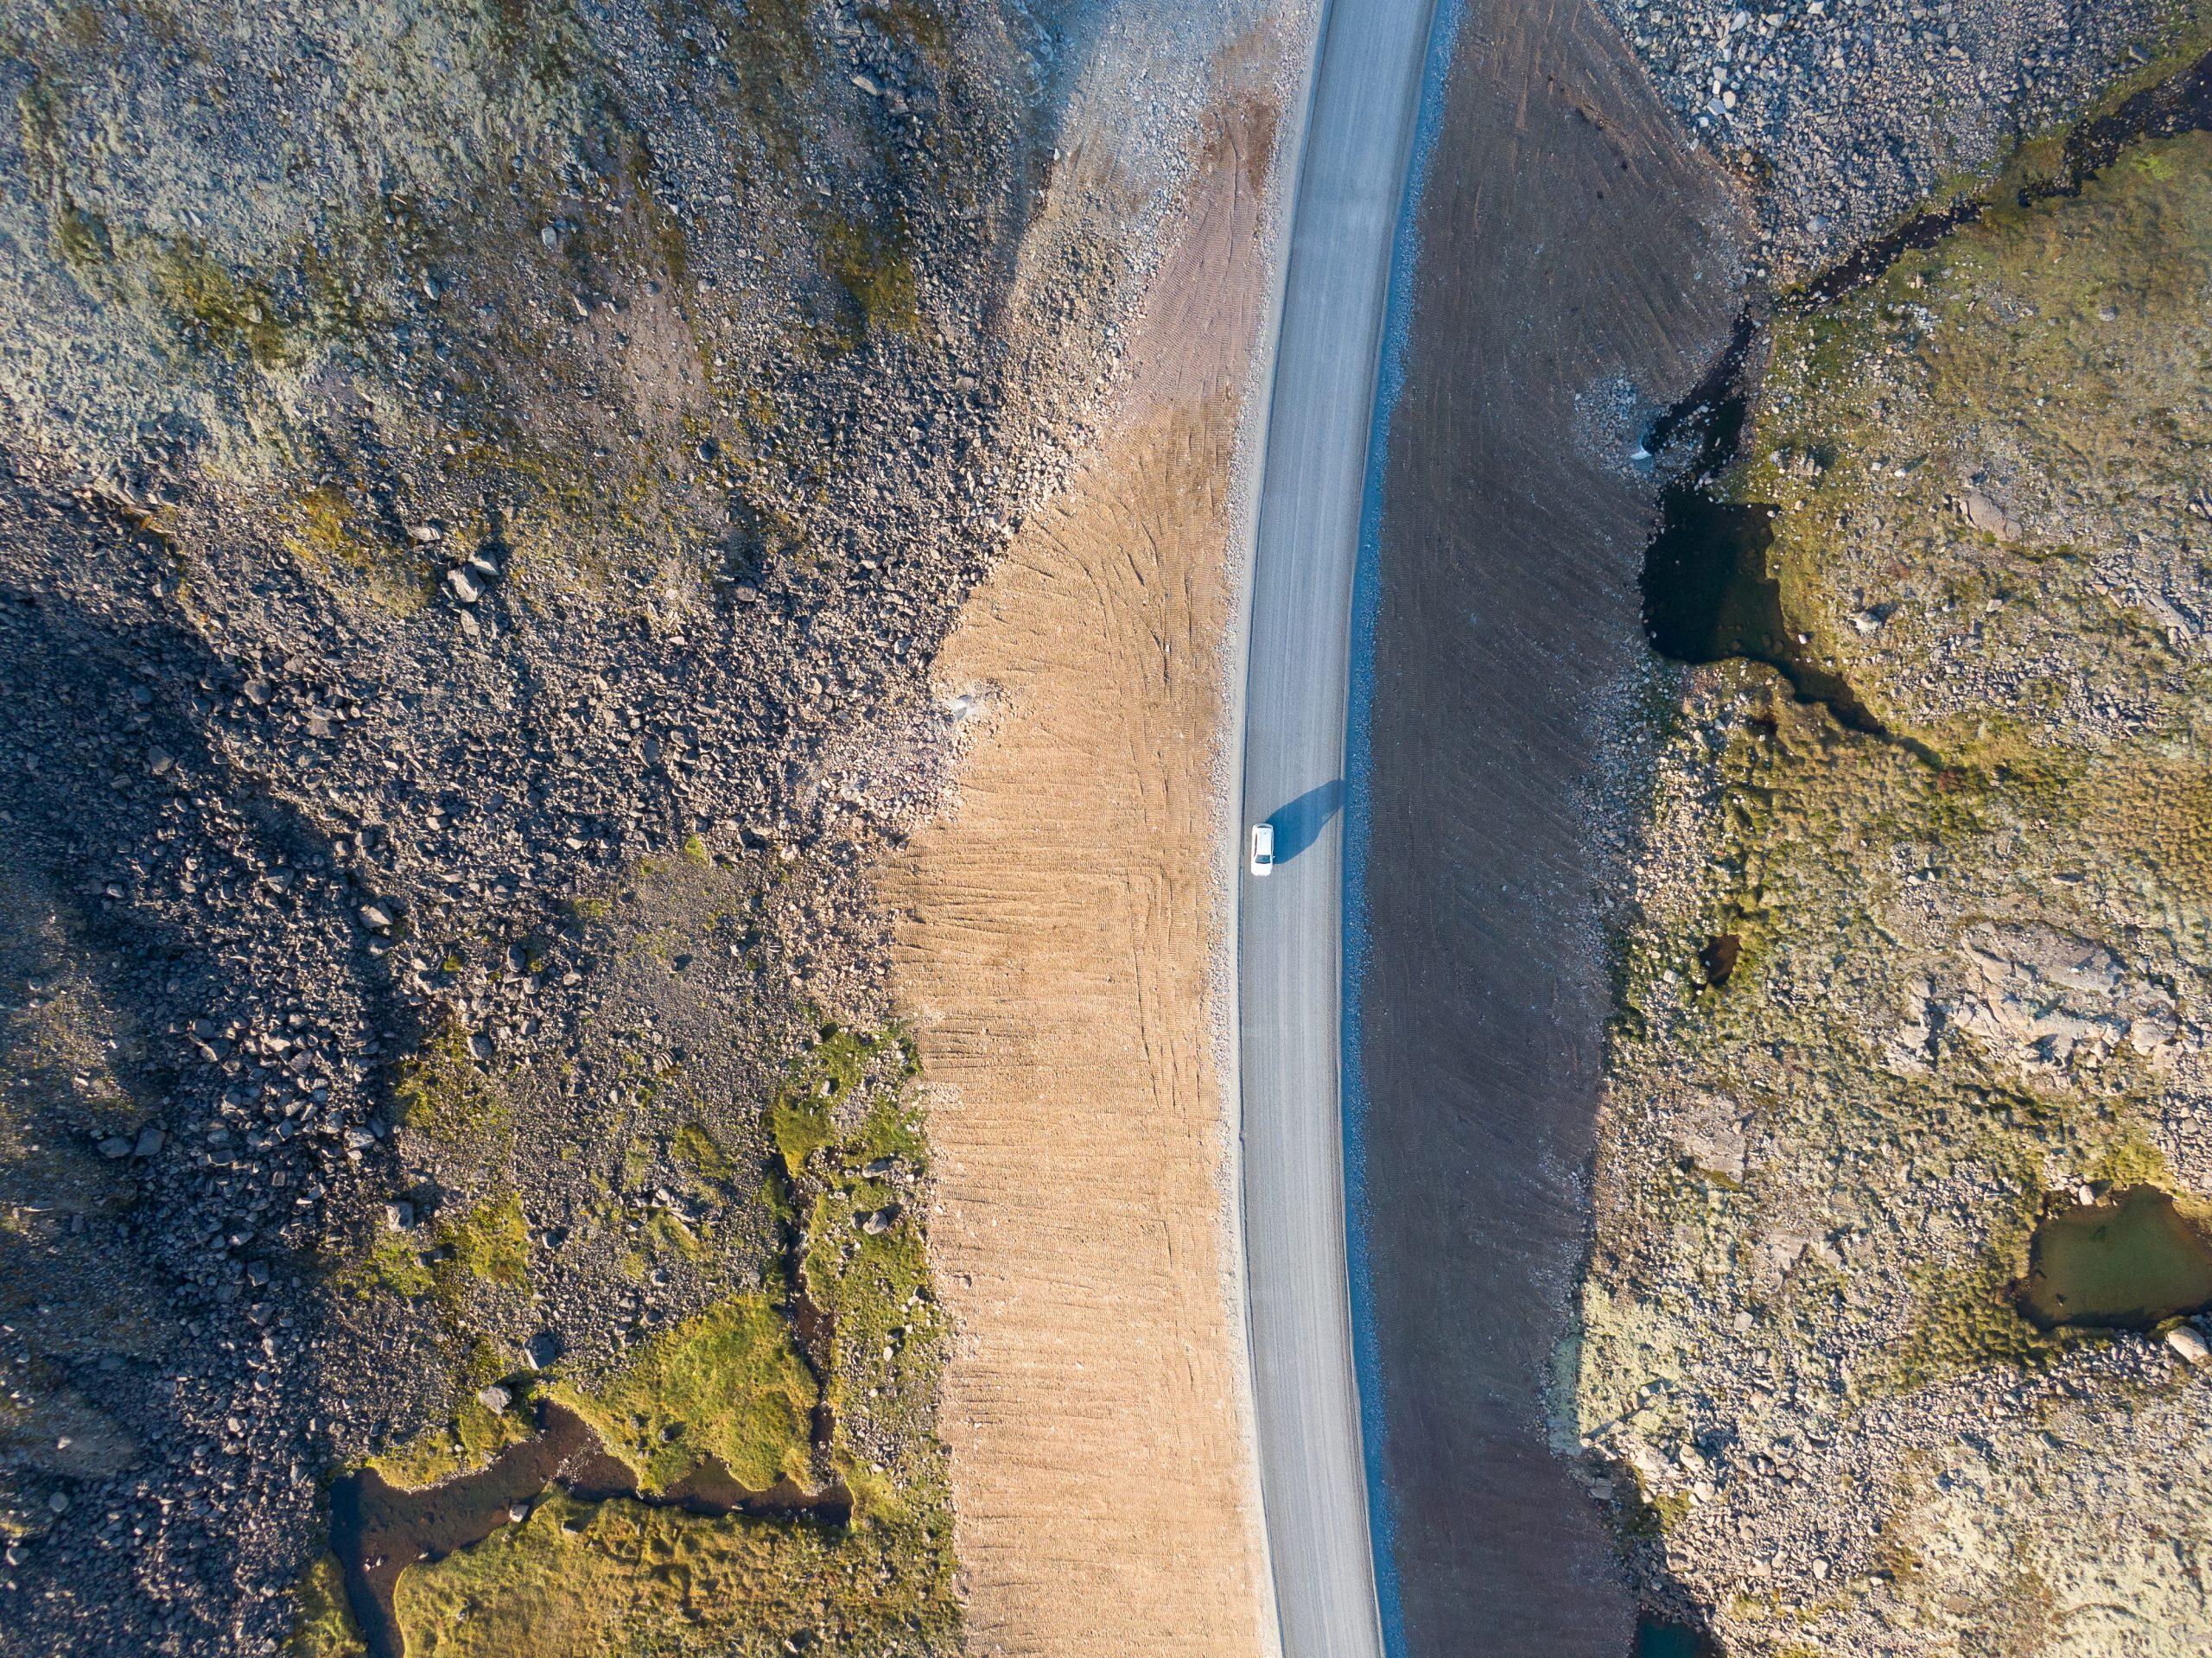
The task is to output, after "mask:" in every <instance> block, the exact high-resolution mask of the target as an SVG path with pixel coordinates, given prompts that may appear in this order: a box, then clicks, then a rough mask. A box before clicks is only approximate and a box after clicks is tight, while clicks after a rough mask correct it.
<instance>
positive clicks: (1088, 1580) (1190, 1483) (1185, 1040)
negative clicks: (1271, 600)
mask: <svg viewBox="0 0 2212 1658" xmlns="http://www.w3.org/2000/svg"><path fill="white" fill-rule="evenodd" d="M1275 115H1276V111H1275V109H1274V106H1273V105H1269V104H1268V103H1265V102H1261V101H1256V100H1248V101H1244V102H1241V103H1237V104H1235V105H1230V107H1227V108H1225V109H1224V111H1222V112H1221V113H1220V114H1219V115H1218V116H1217V118H1215V119H1214V120H1213V122H1212V123H1211V136H1210V141H1209V143H1208V145H1207V150H1206V154H1205V157H1204V160H1203V162H1202V163H1201V165H1200V166H1199V168H1198V171H1197V174H1196V175H1195V177H1194V179H1193V181H1192V186H1191V191H1190V200H1189V206H1188V211H1187V213H1185V216H1184V219H1185V232H1184V238H1183V240H1182V242H1181V244H1180V245H1179V248H1178V249H1177V250H1176V251H1175V252H1174V253H1173V255H1171V256H1170V257H1169V258H1168V259H1167V260H1166V262H1165V264H1164V266H1163V269H1162V271H1161V273H1160V276H1159V278H1158V280H1157V283H1156V286H1155V288H1154V300H1153V302H1152V305H1151V307H1150V313H1149V316H1148V319H1147V322H1146V324H1145V326H1144V328H1143V331H1142V333H1141V336H1140V337H1139V340H1138V341H1137V343H1136V345H1135V350H1134V356H1133V370H1134V372H1133V375H1132V378H1131V381H1130V383H1129V385H1128V391H1127V393H1126V394H1125V395H1124V397H1123V398H1122V412H1121V415H1120V416H1119V419H1118V422H1117V423H1116V426H1115V428H1114V429H1111V430H1109V433H1108V434H1107V435H1106V436H1105V438H1104V439H1103V441H1102V442H1101V443H1100V444H1099V446H1098V448H1097V449H1096V451H1095V452H1094V454H1093V456H1092V458H1091V460H1090V461H1089V462H1088V463H1087V465H1086V466H1085V467H1084V469H1083V470H1082V471H1081V473H1079V475H1078V476H1077V478H1076V479H1075V480H1074V481H1073V485H1072V486H1071V488H1070V489H1069V491H1068V492H1066V494H1065V496H1064V497H1063V498H1062V499H1060V500H1059V501H1058V503H1057V505H1055V506H1054V507H1053V508H1052V509H1050V510H1048V511H1046V512H1043V513H1041V514H1039V518H1038V519H1037V520H1035V521H1034V522H1033V524H1032V526H1031V527H1030V529H1029V530H1027V532H1026V533H1025V534H1024V535H1023V537H1021V538H1020V542H1019V543H1017V545H1016V546H1015V548H1014V550H1013V552H1012V553H1011V554H1010V555H1009V556H1008V557H1007V559H1006V561H1005V562H1004V563H1003V564H1002V565H1001V567H1000V569H998V570H997V572H996V573H995V575H993V577H992V578H991V579H990V581H988V583H987V584H986V585H985V586H984V587H983V588H982V589H981V590H980V591H979V592H978V594H977V595H976V598H975V599H974V600H972V601H971V603H970V606H969V611H968V613H967V615H966V617H965V619H963V624H962V626H961V627H960V629H959V631H958V632H957V633H956V634H955V636H954V638H952V640H951V641H950V644H949V645H948V647H947V649H946V651H945V652H944V658H943V660H942V663H941V664H940V670H939V677H940V683H941V684H942V685H943V687H944V689H945V690H946V691H947V692H948V693H950V692H957V691H962V690H969V689H978V688H981V689H985V690H986V693H987V695H988V702H989V706H990V708H991V710H992V712H991V715H990V725H989V728H988V732H987V733H986V734H985V735H984V736H983V737H982V738H981V739H980V740H978V742H977V744H976V747H975V749H974V751H973V753H971V754H970V756H969V759H968V761H967V763H966V765H965V767H964V769H963V774H962V778H961V794H962V799H961V804H960V807H959V809H958V810H957V815H956V816H953V817H952V818H951V819H950V821H948V822H945V823H940V824H938V825H936V826H934V827H932V828H931V829H929V830H928V831H927V832H925V833H924V834H922V835H918V836H917V837H916V838H915V840H914V842H912V845H911V846H910V848H908V851H907V854H906V856H905V857H904V858H903V859H902V860H901V861H899V863H898V864H897V865H896V866H895V867H892V868H890V869H887V871H885V872H884V873H883V885H884V889H885V897H886V898H887V900H888V901H889V902H890V903H891V904H892V905H894V906H895V907H896V908H897V909H898V910H899V912H902V914H901V919H900V921H899V930H898V943H897V951H896V969H895V970H896V973H897V975H898V988H899V999H900V1001H901V1004H902V1007H904V1009H905V1011H906V1015H907V1016H908V1017H909V1018H910V1019H911V1020H912V1022H913V1024H914V1026H915V1027H916V1029H917V1032H918V1037H919V1039H920V1043H921V1046H922V1051H923V1056H924V1062H925V1070H926V1074H927V1075H928V1077H930V1079H931V1084H932V1087H933V1090H934V1093H935V1098H934V1099H933V1101H932V1108H931V1109H932V1115H931V1134H932V1138H933V1140H934V1141H935V1144H936V1147H937V1153H938V1182H939V1185H938V1198H939V1203H940V1205H941V1207H940V1212H939V1213H938V1216H937V1217H936V1220H935V1222H934V1238H935V1244H936V1248H937V1250H938V1269H939V1282H940V1284H941V1286H943V1290H944V1294H945V1296H946V1299H947V1300H948V1301H949V1302H950V1306H951V1310H952V1312H954V1314H955V1316H956V1318H957V1321H958V1324H959V1326H960V1329H961V1331H962V1332H963V1334H962V1337H961V1341H960V1344H959V1346H958V1349H957V1353H956V1356H955V1358H954V1361H953V1363H952V1367H951V1369H950V1375H949V1378H948V1382H947V1389H946V1391H947V1396H946V1400H945V1409H944V1432H945V1436H946V1438H947V1439H948V1440H949V1441H950V1445H951V1446H952V1450H953V1479H954V1490H955V1499H956V1502H957V1509H958V1514H959V1530H958V1543H959V1551H960V1555H961V1559H962V1561H963V1570H964V1573H965V1580H966V1592H967V1597H968V1604H969V1620H970V1623H969V1627H970V1634H971V1638H972V1641H973V1644H974V1647H975V1648H976V1651H978V1652H979V1653H985V1654H1000V1653H1004V1654H1031V1653H1033V1654H1040V1655H1051V1658H1082V1655H1085V1654H1090V1653H1098V1654H1113V1655H1116V1658H1129V1655H1142V1654H1150V1653H1161V1654H1166V1653H1178V1654H1205V1655H1207V1658H1239V1655H1247V1654H1260V1653H1263V1652H1265V1651H1266V1650H1267V1649H1268V1646H1269V1643H1270V1642H1271V1639H1272V1637H1271V1635H1270V1634H1269V1633H1268V1618H1267V1617H1266V1616H1265V1610H1264V1609H1265V1604H1266V1603H1265V1600H1264V1585H1265V1566H1264V1557H1263V1554H1262V1543H1261V1532H1260V1523H1259V1512H1258V1503H1257V1500H1256V1489H1257V1488H1256V1484H1255V1476H1254V1471H1253V1464H1252V1457H1251V1451H1250V1444H1249V1403H1248V1389H1247V1386H1246V1382H1245V1380H1244V1375H1243V1369H1244V1351H1245V1350H1244V1337H1243V1325H1242V1322H1241V1311H1240V1307H1241V1301H1240V1299H1239V1291H1238V1286H1237V1284H1236V1279H1235V1275H1234V1272H1233V1266H1234V1248H1235V1236H1234V1233H1233V1231H1232V1229H1231V1228H1232V1224H1233V1211H1232V1210H1231V1207H1230V1200H1231V1196H1232V1188H1233V1179H1232V1171H1233V1163H1232V1161H1231V1158H1230V1145H1231V1139H1230V1136H1231V1132H1232V1128H1233V1109H1234V1106H1233V1102H1231V1101H1229V1100H1225V1099H1224V1089H1223V1083H1224V1077H1222V1076H1221V1075H1220V1074H1219V1068H1218V1067H1217V1064H1216V1056H1215V1049H1214V1043H1215V1039H1216V1031H1217V1025H1216V1021H1217V1018H1218V1016H1219V1015H1220V1013H1222V1011H1223V1008H1222V1006H1221V1004H1220V1001H1219V998H1220V996H1221V995H1222V994H1223V992H1224V988H1225V987H1224V985H1223V984H1221V983H1220V982H1219V981H1218V975H1217V952H1218V946H1219V943H1220V939H1221V933H1222V929H1223V925H1224V916H1223V915H1222V913H1221V910H1220V905H1219V894H1218V893H1217V892H1216V890H1215V887H1214V874H1213V872H1214V870H1215V867H1216V865H1217V861H1218V858H1219V855H1220V854H1219V851H1218V847H1217V841H1216V838H1215V837H1216V835H1217V834H1218V832H1219V829H1218V813H1219V801H1218V797H1217V778H1218V777H1219V775H1220V767H1219V761H1220V758H1221V754H1222V751H1223V746H1224V720H1225V718H1226V716H1227V712H1228V710H1227V708H1226V706H1225V702H1224V696H1223V685H1224V657H1223V651H1224V649H1225V647H1226V638H1225V636H1226V634H1227V632H1228V630H1229V628H1230V625H1231V623H1232V621H1233V620H1234V607H1235V599H1236V587H1235V573H1234V569H1233V568H1232V562H1231V557H1230V547H1231V543H1232V539H1233V529H1234V525H1233V522H1232V519H1233V515H1232V511H1231V503H1230V485H1231V473H1232V462H1233V461H1234V458H1235V454H1236V437H1237V425H1238V419H1239V415H1240V410H1241V408H1242V401H1243V393H1244V381H1245V378H1246V375H1247V372H1248V370H1249V365H1250V357H1251V352H1252V346H1253V340H1254V334H1255V329H1256V327H1258V325H1259V323H1260V321H1261V319H1262V314H1263V312H1264V308H1265V300H1266V288H1265V280H1266V269H1265V258H1264V255H1265V252H1266V249H1265V247H1264V245H1263V243H1262V199H1263V196H1264V194H1265V190H1266V187H1267V184H1268V170H1269V161H1270V150H1271V148H1272V137H1273V132H1274V121H1275Z"/></svg>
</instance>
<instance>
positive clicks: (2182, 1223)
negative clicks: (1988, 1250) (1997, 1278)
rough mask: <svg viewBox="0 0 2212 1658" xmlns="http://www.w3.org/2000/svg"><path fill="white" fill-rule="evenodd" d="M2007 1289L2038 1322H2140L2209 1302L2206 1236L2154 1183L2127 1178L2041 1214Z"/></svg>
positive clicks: (2141, 1326) (2140, 1325)
mask: <svg viewBox="0 0 2212 1658" xmlns="http://www.w3.org/2000/svg"><path fill="white" fill-rule="evenodd" d="M2014 1294H2015V1296H2016V1298H2017V1299H2018V1305H2019V1308H2020V1311H2021V1312H2023V1313H2024V1314H2025V1315H2026V1317H2027V1318H2029V1320H2030V1321H2031V1322H2032V1323H2033V1324H2037V1326H2039V1327H2040V1328H2042V1329H2044V1330H2052V1329H2056V1328H2057V1327H2058V1326H2059V1325H2061V1324H2074V1325H2082V1326H2087V1327H2091V1328H2099V1329H2107V1330H2148V1329H2150V1328H2151V1327H2152V1326H2153V1325H2155V1324H2159V1323H2160V1322H2162V1321H2163V1320H2164V1319H2167V1318H2173V1317H2175V1316H2177V1314H2180V1313H2184V1312H2201V1311H2202V1310H2203V1309H2204V1308H2206V1307H2209V1306H2212V1239H2208V1238H2207V1237H2206V1236H2205V1234H2204V1233H2203V1231H2202V1230H2201V1229H2199V1228H2198V1227H2197V1226H2196V1224H2195V1223H2193V1222H2191V1221H2190V1220H2189V1219H2188V1218H2186V1217H2184V1216H2183V1214H2182V1213H2181V1212H2180V1210H2177V1209H2176V1208H2175V1207H2174V1200H2173V1199H2172V1198H2171V1197H2168V1196H2167V1195H2166V1194H2165V1193H2164V1192H2163V1191H2159V1190H2158V1188H2157V1187H2155V1186H2130V1187H2128V1188H2127V1189H2126V1190H2125V1191H2116V1192H2114V1193H2113V1194H2112V1195H2111V1196H2110V1197H2107V1198H2106V1199H2104V1201H2102V1202H2101V1203H2094V1204H2068V1205H2067V1206H2066V1207H2064V1208H2063V1209H2058V1210H2052V1211H2051V1212H2050V1214H2048V1215H2046V1216H2045V1217H2044V1221H2043V1223H2042V1224H2041V1225H2040V1226H2038V1227H2037V1228H2036V1232H2035V1236H2034V1238H2033V1239H2032V1240H2031V1242H2030V1243H2029V1246H2028V1275H2027V1277H2025V1278H2024V1279H2023V1280H2021V1281H2020V1282H2019V1283H2018V1285H2017V1286H2014Z"/></svg>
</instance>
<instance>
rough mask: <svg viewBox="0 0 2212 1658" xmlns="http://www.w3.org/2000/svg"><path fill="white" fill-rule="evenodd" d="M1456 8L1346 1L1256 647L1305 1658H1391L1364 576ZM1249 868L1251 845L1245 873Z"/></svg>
mask: <svg viewBox="0 0 2212 1658" xmlns="http://www.w3.org/2000/svg"><path fill="white" fill-rule="evenodd" d="M1432 12H1433V0H1334V3H1332V4H1330V5H1329V6H1328V9H1327V14H1326V16H1325V19H1324V21H1323V23H1322V29H1321V36H1320V45H1319V57H1318V60H1317V62H1316V67H1315V69H1314V73H1313V80H1312V85H1311V102H1310V105H1309V107H1308V111H1307V115H1306V123H1305V136H1304V142H1303V145H1302V151H1301V155H1300V160H1299V177H1298V185H1297V194H1296V196H1295V198H1294V206H1293V208H1292V218H1291V226H1290V247H1289V256H1288V264H1287V271H1286V274H1285V278H1284V289H1283V300H1282V306H1281V313H1280V315H1281V327H1280V330H1279V334H1278V337H1277V340H1276V343H1275V357H1274V377H1273V383H1272V390H1271V393H1270V397H1269V404H1268V426H1267V448H1266V452H1265V458H1264V460H1263V461H1262V472H1261V482H1260V496H1259V511H1258V521H1257V537H1258V540H1257V544H1256V548H1255V553H1254V559H1253V567H1252V571H1253V573H1252V603H1251V616H1250V623H1249V637H1248V640H1247V679H1246V685H1245V708H1244V785H1243V818H1244V822H1245V823H1247V824H1248V825H1249V823H1253V822H1255V821H1256V820H1258V819H1260V818H1262V817H1267V818H1270V819H1272V820H1273V821H1274V823H1275V824H1276V835H1275V839H1276V855H1277V858H1278V860H1279V861H1278V864H1277V867H1276V868H1275V870H1274V873H1273V874H1272V875H1270V876H1268V877H1267V878H1266V879H1265V880H1255V879H1254V878H1253V877H1252V876H1250V875H1249V873H1247V874H1244V875H1243V876H1242V877H1241V878H1240V883H1239V894H1240V896H1239V903H1238V906H1237V928H1238V931H1237V941H1238V943H1237V952H1238V980H1239V1018H1240V1026H1239V1052H1240V1059H1239V1064H1240V1071H1241V1081H1242V1087H1243V1172H1244V1203H1243V1210H1244V1247H1245V1271H1246V1284H1247V1295H1248V1297H1249V1312H1250V1331H1251V1343H1252V1385H1253V1394H1254V1400H1255V1410H1256V1413H1257V1419H1258V1422H1257V1426H1258V1435H1259V1455H1260V1483H1261V1494H1262V1506H1263V1509H1264V1513H1265V1517H1266V1523H1267V1534H1268V1555H1269V1559H1270V1562H1271V1565H1272V1569H1273V1572H1274V1591H1275V1605H1276V1613H1277V1617H1278V1619H1279V1622H1280V1628H1281V1637H1282V1650H1283V1653H1284V1655H1285V1658H1381V1655H1382V1653H1383V1631H1382V1623H1381V1618H1380V1616H1379V1613H1378V1610H1377V1602H1376V1575H1375V1562H1374V1557H1373V1553H1372V1551H1371V1546H1370V1532H1369V1527H1368V1504H1367V1481H1366V1473H1365V1465H1364V1462H1363V1456H1362V1448H1361V1436H1360V1412H1359V1389H1358V1383H1357V1376H1356V1375H1355V1371H1354V1366H1353V1356H1352V1325H1351V1287H1350V1281H1349V1277H1348V1273H1347V1265H1346V1251H1345V1239H1344V1147H1343V1140H1342V1123H1343V1119H1342V1114H1341V1109H1340V1100H1339V1083H1338V1064H1339V1060H1340V1057H1341V1049H1340V1045H1339V1040H1338V1035H1339V1023H1340V1018H1339V1016H1340V1009H1341V1001H1340V995H1341V991H1340V982H1341V969H1342V955H1343V948H1342V947H1343V925H1342V913H1341V898H1342V892H1343V876H1342V864H1341V853H1342V836H1341V825H1342V813H1341V804H1342V800H1343V794H1344V781H1343V779H1344V732H1345V693H1346V669H1347V664H1348V657H1349V655H1350V645H1351V594H1352V573H1353V568H1354V565H1355V563H1356V562H1357V556H1358V549H1359V524H1360V509H1361V502H1362V495H1363V488H1364V486H1365V482H1366V476H1367V461H1368V444H1369V439H1370V433H1371V430H1372V428H1373V425H1374V414H1375V389H1376V373H1377V370H1378V365H1379V364H1380V360H1381V356H1382V350H1383V327H1384V320H1385V318H1384V314H1385V310H1386V308H1387V303H1388V299H1389V275H1390V251H1391V240H1392V237H1393V234H1394V232H1395V228H1396V226H1397V223H1398V216H1399V206H1400V200H1401V197H1402V194H1403V190H1404V185H1405V179H1406V174H1407V170H1408V162H1409V160H1410V156H1411V153H1412V146H1413V137H1414V123H1415V118H1416V115H1417V113H1418V110H1419V106H1420V99H1421V70H1422V65H1423V61H1424V59H1425V57H1426V54H1427V39H1428V30H1429V24H1430V18H1431V15H1432ZM1248 855H1249V835H1248V838H1247V842H1246V845H1245V846H1244V847H1243V848H1240V857H1243V856H1248Z"/></svg>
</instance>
